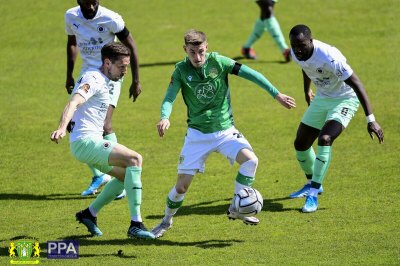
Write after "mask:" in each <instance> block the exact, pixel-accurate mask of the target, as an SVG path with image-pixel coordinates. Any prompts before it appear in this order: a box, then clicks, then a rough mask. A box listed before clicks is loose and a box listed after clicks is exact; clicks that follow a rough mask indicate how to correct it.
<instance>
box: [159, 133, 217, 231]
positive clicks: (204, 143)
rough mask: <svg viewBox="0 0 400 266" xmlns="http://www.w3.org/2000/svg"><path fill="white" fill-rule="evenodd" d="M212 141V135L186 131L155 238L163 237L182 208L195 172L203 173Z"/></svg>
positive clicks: (212, 147)
mask: <svg viewBox="0 0 400 266" xmlns="http://www.w3.org/2000/svg"><path fill="white" fill-rule="evenodd" d="M207 136H208V137H209V139H207ZM214 139H215V138H214V137H213V136H212V134H207V135H206V134H203V133H201V132H200V131H197V130H194V129H191V128H189V129H188V131H187V134H186V137H185V142H184V144H183V147H182V150H181V154H180V158H179V164H178V179H177V182H176V184H175V186H174V187H173V188H172V189H171V190H170V192H169V193H168V196H167V199H166V206H165V215H164V217H163V219H162V221H161V223H160V224H158V225H157V226H156V227H154V228H153V229H152V232H153V233H154V235H155V236H156V238H159V237H161V236H163V235H164V233H165V232H166V231H167V230H168V229H169V228H171V227H172V223H173V217H174V215H175V214H176V213H177V211H178V209H179V208H180V207H181V206H182V203H183V199H184V197H185V194H186V192H187V190H188V188H189V186H190V184H191V182H192V180H193V177H194V175H195V174H196V173H197V172H201V173H203V172H204V168H205V161H206V159H207V157H208V155H209V154H210V153H211V152H212V151H213V149H214V144H213V141H214Z"/></svg>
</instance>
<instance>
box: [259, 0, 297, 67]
mask: <svg viewBox="0 0 400 266" xmlns="http://www.w3.org/2000/svg"><path fill="white" fill-rule="evenodd" d="M275 2H276V1H273V0H260V1H257V4H258V5H259V6H260V9H261V19H262V21H263V22H264V27H265V29H266V30H267V31H268V33H269V35H270V36H271V37H272V39H273V40H274V41H275V43H276V44H277V45H278V48H279V50H280V51H281V53H282V55H283V56H284V58H285V61H286V62H289V61H290V59H291V58H290V49H289V47H288V45H287V44H286V41H285V37H284V35H283V33H282V30H281V27H280V25H279V22H278V20H277V18H276V17H275V15H274V6H275Z"/></svg>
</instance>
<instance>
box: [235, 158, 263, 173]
mask: <svg viewBox="0 0 400 266" xmlns="http://www.w3.org/2000/svg"><path fill="white" fill-rule="evenodd" d="M257 166H258V158H257V157H256V156H254V157H253V158H252V159H250V160H248V161H245V162H244V163H242V164H241V165H240V169H239V172H240V173H241V174H242V175H245V176H251V177H253V176H255V174H256V171H257Z"/></svg>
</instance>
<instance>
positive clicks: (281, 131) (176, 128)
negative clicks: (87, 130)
mask: <svg viewBox="0 0 400 266" xmlns="http://www.w3.org/2000/svg"><path fill="white" fill-rule="evenodd" d="M22 2H23V3H22ZM101 4H102V5H104V6H106V7H109V8H111V9H113V10H115V11H117V12H119V13H120V14H121V15H122V16H123V18H124V20H125V22H126V24H127V26H128V28H129V29H130V31H131V32H132V34H133V36H134V38H135V40H136V42H137V46H138V50H139V56H140V64H141V69H140V74H141V83H142V86H143V93H142V94H141V95H140V97H139V98H138V100H137V102H136V103H131V102H130V100H129V99H128V86H129V84H130V81H131V77H130V74H129V75H128V76H127V77H126V78H125V82H124V86H123V91H122V93H121V97H120V100H119V105H118V108H117V110H116V112H115V113H114V119H113V126H114V130H115V131H116V133H117V137H118V139H119V142H120V143H122V144H125V145H126V146H128V147H130V148H132V149H134V150H136V151H138V152H139V153H141V154H142V155H143V157H144V165H143V175H142V182H143V188H144V191H143V204H142V215H143V218H144V221H145V224H146V226H147V227H149V228H152V227H153V226H155V225H157V224H158V223H159V221H160V219H161V218H162V215H163V212H164V206H165V198H166V196H167V193H168V191H169V190H170V189H171V187H172V186H173V184H174V183H175V180H176V164H177V162H178V157H179V151H180V148H181V145H182V144H183V137H184V134H185V130H186V123H185V120H186V117H185V114H186V110H185V106H184V103H183V101H182V99H181V96H179V97H178V99H177V101H176V103H175V105H174V110H173V113H172V116H171V127H170V129H169V130H168V132H167V135H166V137H165V138H164V139H160V138H159V137H158V135H157V132H156V127H155V125H156V123H157V122H158V120H159V108H160V103H161V101H162V98H163V96H164V94H165V90H166V88H167V85H168V82H169V80H170V75H171V73H172V71H173V68H174V67H173V64H174V62H177V61H179V60H182V59H183V58H184V56H185V54H184V52H183V49H182V45H183V33H184V32H185V31H186V30H187V29H189V28H196V29H200V30H203V31H205V32H206V33H207V35H208V39H209V50H210V51H217V52H220V53H221V54H223V55H226V56H229V57H232V58H235V57H238V56H240V48H241V46H242V45H243V43H244V42H245V40H246V38H247V36H248V34H249V33H250V31H251V30H252V27H253V23H254V21H255V19H256V17H257V16H258V12H259V11H258V7H257V6H256V4H255V3H254V2H253V1H245V0H240V1H228V0H222V1H208V0H206V1H200V0H194V1H184V0H175V1H165V0H158V1H126V0H119V1H110V0H102V1H101ZM75 5H76V1H75V0H66V1H53V0H43V1H7V3H2V4H1V5H0V11H1V12H0V13H1V16H0V22H1V28H2V29H1V34H0V40H1V41H0V44H1V49H0V65H1V75H0V100H1V108H0V119H1V122H0V143H1V156H0V181H1V185H0V264H1V265H10V258H9V255H8V247H9V245H10V242H11V241H12V239H15V238H18V237H21V236H26V237H34V238H36V239H38V241H39V242H40V247H41V251H42V252H41V254H40V255H41V257H40V264H44V265H47V264H48V265H399V264H400V230H399V220H400V212H399V207H400V203H399V202H400V185H399V184H400V183H399V173H400V166H399V165H400V159H399V158H400V157H399V155H398V150H399V148H400V134H399V130H400V122H399V121H400V102H399V99H398V97H399V81H400V79H399V67H398V64H399V61H400V56H399V55H400V53H399V50H400V31H399V28H398V25H399V23H398V19H396V18H395V16H396V15H397V14H399V13H400V5H399V3H398V0H364V1H361V0H354V1H346V0H337V1H328V0H324V1H321V0H281V1H279V2H278V3H277V4H276V8H275V14H276V17H277V18H278V20H279V22H280V25H281V28H282V31H283V32H284V34H285V37H286V39H287V35H288V31H289V30H290V28H291V27H292V26H294V25H295V24H298V23H304V24H307V25H309V26H310V27H311V29H312V31H313V35H314V37H315V39H319V40H321V41H324V42H327V43H329V44H332V45H335V46H336V47H338V48H339V49H340V50H341V51H342V52H343V54H344V55H345V56H346V57H347V59H348V62H349V63H350V65H351V66H352V67H353V69H354V70H355V72H356V73H357V74H358V76H359V77H360V78H361V80H362V81H363V83H364V85H365V87H366V90H367V92H368V94H369V98H370V100H371V103H372V106H373V110H374V114H375V116H376V118H377V121H378V122H379V123H380V124H381V126H382V128H383V130H384V133H385V143H384V144H383V145H379V144H378V143H377V140H376V139H375V140H374V141H371V139H370V138H369V135H368V133H367V131H366V122H365V117H364V113H363V111H362V108H360V109H359V110H358V112H357V115H356V116H355V118H354V119H353V120H352V122H351V123H350V125H349V127H348V128H347V129H346V131H345V132H344V133H343V134H342V136H341V137H340V138H339V139H337V140H336V142H335V144H334V147H333V159H332V163H331V167H330V169H329V172H328V174H327V176H326V179H325V182H324V189H325V192H324V194H323V195H322V196H321V197H320V198H319V203H320V209H319V210H318V211H317V212H316V213H312V214H303V213H301V212H300V211H299V210H300V208H301V206H302V205H303V203H304V199H294V200H289V199H287V196H288V195H289V194H290V193H291V192H293V191H295V190H296V189H298V188H299V187H301V186H302V185H303V182H304V181H305V180H304V177H303V175H302V172H301V171H300V167H299V166H298V164H297V161H296V159H295V153H294V149H293V140H294V137H295V133H296V129H297V126H298V123H299V121H300V118H301V116H302V114H303V112H304V110H305V109H306V102H305V101H304V95H303V92H302V90H303V87H302V76H301V70H300V68H299V67H298V66H297V65H295V64H294V63H293V62H291V63H289V64H282V63H281V61H282V59H283V57H282V56H281V54H280V53H279V51H278V48H277V47H276V46H275V44H274V43H273V42H272V39H271V38H270V37H269V35H268V34H265V35H264V36H263V37H262V38H261V39H260V40H259V41H258V42H257V43H256V44H255V46H254V48H255V50H256V51H257V54H258V60H257V61H249V60H240V61H241V63H244V64H247V65H248V66H250V67H252V68H254V69H256V70H258V71H260V72H261V73H263V74H265V75H266V76H267V77H268V78H269V80H270V81H271V82H272V83H273V84H275V85H276V86H277V87H278V88H279V89H280V90H281V92H283V93H286V94H288V95H291V96H293V97H295V98H296V100H297V108H296V109H294V110H286V109H284V108H282V107H281V106H280V105H279V104H278V103H277V102H275V101H274V100H273V99H272V98H271V97H270V96H269V95H268V94H267V93H265V92H264V91H263V90H261V89H259V88H258V87H256V86H255V85H253V84H251V83H249V82H247V81H245V80H243V79H240V78H238V77H235V76H231V77H230V86H231V93H232V105H233V112H234V118H235V122H236V126H237V128H238V129H239V130H241V132H242V133H243V134H244V135H245V136H246V137H247V138H248V139H249V141H250V143H251V144H252V146H253V147H254V149H255V152H256V154H257V155H258V157H259V167H258V170H257V178H256V182H255V184H254V187H255V188H257V189H258V190H259V191H260V192H261V193H262V195H263V197H264V208H263V211H262V212H261V213H260V214H259V215H258V218H259V219H260V220H261V223H260V224H259V225H258V226H256V227H255V226H252V227H250V226H245V225H244V224H243V223H241V222H239V221H229V220H228V219H227V218H226V215H225V212H226V210H227V208H228V205H229V203H230V199H231V197H232V191H233V181H234V176H235V175H236V172H237V169H238V168H237V166H233V167H229V163H228V162H227V161H226V160H225V159H224V158H222V156H220V155H218V154H213V155H212V156H211V157H210V158H209V160H208V161H207V168H206V173H205V174H202V175H198V176H196V177H195V179H194V181H193V184H192V186H191V188H190V191H189V193H188V194H187V196H186V198H185V201H184V206H183V207H182V208H181V210H179V212H178V215H177V216H176V217H175V219H174V227H173V228H172V229H171V230H170V231H169V232H168V233H167V234H166V235H165V236H164V237H163V238H161V239H159V240H154V241H136V240H132V239H127V237H126V231H127V229H128V226H129V211H128V204H127V200H126V199H124V200H122V201H118V202H113V203H112V204H110V205H109V206H107V207H105V208H104V209H103V211H102V212H101V213H100V215H99V218H98V219H99V220H98V224H99V226H100V228H101V230H102V231H103V233H104V236H103V237H101V238H90V237H88V232H87V231H86V229H85V228H84V227H83V226H82V225H78V223H77V222H76V221H75V218H74V214H75V212H77V211H78V210H80V209H83V208H85V207H87V206H88V205H89V203H90V202H91V201H92V200H93V198H82V197H81V196H80V193H81V192H82V191H83V190H84V189H85V188H86V186H87V185H88V183H89V182H90V172H89V170H88V168H87V167H86V166H85V165H83V164H81V163H79V162H77V161H76V160H75V159H73V157H72V156H71V155H70V152H69V145H68V139H67V138H65V139H64V140H63V141H62V142H61V144H59V145H55V144H53V143H51V142H50V133H51V132H52V131H53V130H54V129H55V128H56V127H57V125H58V120H59V117H60V114H61V111H62V109H63V107H64V106H65V103H66V101H67V99H68V96H67V94H66V91H65V88H64V82H65V72H66V40H67V37H66V35H65V33H64V13H65V11H66V10H67V9H68V8H70V7H73V6H75ZM79 67H80V62H78V66H77V69H76V71H75V74H76V75H78V73H79ZM71 238H72V239H78V241H79V245H80V246H79V248H80V249H79V253H80V254H79V255H80V258H79V259H77V260H48V259H46V242H47V241H49V240H62V239H71ZM119 250H122V254H121V255H118V254H117V253H118V251H119Z"/></svg>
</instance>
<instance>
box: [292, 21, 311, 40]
mask: <svg viewBox="0 0 400 266" xmlns="http://www.w3.org/2000/svg"><path fill="white" fill-rule="evenodd" d="M300 34H303V35H304V37H306V38H307V39H311V38H312V37H311V30H310V28H309V27H308V26H306V25H303V24H298V25H296V26H294V27H293V28H292V29H291V30H290V33H289V37H290V36H299V35H300Z"/></svg>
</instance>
